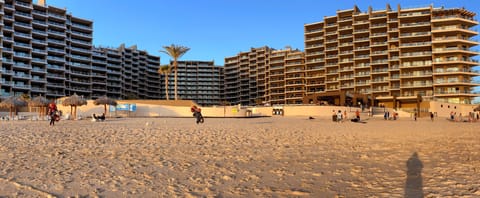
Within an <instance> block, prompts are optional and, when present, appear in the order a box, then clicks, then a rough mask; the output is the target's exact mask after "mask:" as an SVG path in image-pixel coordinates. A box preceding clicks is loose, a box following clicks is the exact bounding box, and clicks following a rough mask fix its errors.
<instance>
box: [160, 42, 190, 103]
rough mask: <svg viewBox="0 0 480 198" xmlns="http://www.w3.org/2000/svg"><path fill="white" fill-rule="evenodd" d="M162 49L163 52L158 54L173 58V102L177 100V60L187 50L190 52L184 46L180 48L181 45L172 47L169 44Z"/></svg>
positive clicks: (172, 45)
mask: <svg viewBox="0 0 480 198" xmlns="http://www.w3.org/2000/svg"><path fill="white" fill-rule="evenodd" d="M163 49H164V50H160V52H163V53H165V54H167V55H169V56H170V57H172V58H173V70H174V71H175V73H174V74H175V75H174V85H175V89H174V92H175V100H178V97H177V69H178V68H177V67H178V63H177V61H178V59H179V58H180V57H182V56H183V55H184V54H185V53H187V52H188V50H190V48H188V47H185V46H181V45H174V44H171V45H170V46H163Z"/></svg>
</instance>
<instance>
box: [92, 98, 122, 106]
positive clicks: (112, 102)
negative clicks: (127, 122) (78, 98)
mask: <svg viewBox="0 0 480 198" xmlns="http://www.w3.org/2000/svg"><path fill="white" fill-rule="evenodd" d="M93 104H94V105H113V106H116V105H117V101H116V100H115V99H112V98H109V97H107V96H102V97H100V98H97V99H96V100H94V101H93Z"/></svg>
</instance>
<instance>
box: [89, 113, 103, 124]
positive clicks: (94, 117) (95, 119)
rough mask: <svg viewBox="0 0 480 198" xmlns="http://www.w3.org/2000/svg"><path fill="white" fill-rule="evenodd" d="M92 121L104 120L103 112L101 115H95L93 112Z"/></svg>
mask: <svg viewBox="0 0 480 198" xmlns="http://www.w3.org/2000/svg"><path fill="white" fill-rule="evenodd" d="M92 121H94V122H97V121H102V122H103V121H105V113H102V115H101V116H96V115H95V114H92Z"/></svg>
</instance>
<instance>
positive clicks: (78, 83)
mask: <svg viewBox="0 0 480 198" xmlns="http://www.w3.org/2000/svg"><path fill="white" fill-rule="evenodd" d="M0 11H1V12H0V16H1V19H0V20H1V22H2V24H3V25H2V26H0V27H1V29H0V32H1V34H2V35H3V37H1V38H0V41H1V42H2V48H1V54H2V59H1V68H0V95H1V96H10V95H21V94H27V95H30V96H37V95H43V96H46V97H47V98H58V97H63V96H68V95H72V94H74V93H76V94H78V95H82V96H84V97H85V98H92V99H95V98H98V97H100V96H103V95H107V96H109V97H112V98H118V99H126V98H138V99H159V98H160V86H161V84H160V76H159V74H158V72H157V69H158V66H159V65H160V57H158V56H152V55H149V54H148V53H147V52H146V51H142V50H138V49H137V48H136V46H132V47H129V48H126V47H125V46H124V45H121V46H120V47H118V48H102V47H99V48H95V47H93V45H92V33H93V29H92V27H93V22H92V21H90V20H86V19H81V18H78V17H75V16H73V15H71V14H69V13H67V11H66V10H65V9H60V8H56V7H52V6H46V5H45V4H44V3H43V4H42V3H39V4H34V3H32V2H31V1H28V0H23V1H22V0H15V1H13V0H6V1H0Z"/></svg>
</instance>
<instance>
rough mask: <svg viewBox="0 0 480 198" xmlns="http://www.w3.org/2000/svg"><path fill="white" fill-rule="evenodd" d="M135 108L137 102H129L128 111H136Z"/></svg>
mask: <svg viewBox="0 0 480 198" xmlns="http://www.w3.org/2000/svg"><path fill="white" fill-rule="evenodd" d="M136 110H137V104H130V109H129V111H136Z"/></svg>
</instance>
